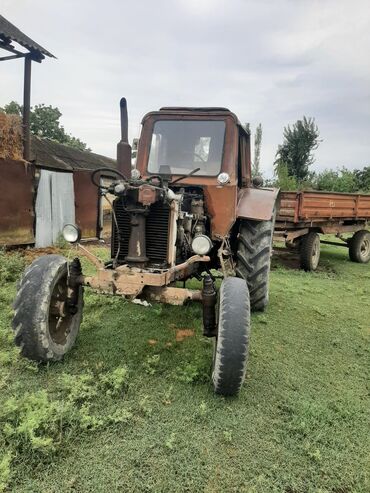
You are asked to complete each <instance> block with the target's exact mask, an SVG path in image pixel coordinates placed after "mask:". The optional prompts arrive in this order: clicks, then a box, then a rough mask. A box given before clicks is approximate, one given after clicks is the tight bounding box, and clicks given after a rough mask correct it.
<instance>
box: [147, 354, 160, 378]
mask: <svg viewBox="0 0 370 493" xmlns="http://www.w3.org/2000/svg"><path fill="white" fill-rule="evenodd" d="M160 361H161V356H160V355H159V354H153V355H151V356H147V358H146V360H145V361H144V363H143V367H144V371H145V373H147V374H148V375H155V374H156V373H157V372H158V369H159V365H160Z"/></svg>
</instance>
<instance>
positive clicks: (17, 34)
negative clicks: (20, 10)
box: [0, 15, 55, 58]
mask: <svg viewBox="0 0 370 493" xmlns="http://www.w3.org/2000/svg"><path fill="white" fill-rule="evenodd" d="M0 38H1V39H3V41H5V42H9V41H16V42H17V43H19V44H20V45H21V46H23V48H26V49H27V50H29V51H31V52H36V53H39V54H40V53H41V54H42V55H46V56H50V57H52V58H55V56H54V55H53V54H52V53H50V52H49V51H47V50H45V48H43V47H42V46H41V45H39V44H38V43H36V42H35V41H33V40H32V39H31V38H29V37H28V36H26V35H25V34H23V33H22V31H20V30H19V29H18V28H17V27H15V26H14V24H12V23H11V22H9V21H8V20H7V19H5V17H3V16H2V15H0Z"/></svg>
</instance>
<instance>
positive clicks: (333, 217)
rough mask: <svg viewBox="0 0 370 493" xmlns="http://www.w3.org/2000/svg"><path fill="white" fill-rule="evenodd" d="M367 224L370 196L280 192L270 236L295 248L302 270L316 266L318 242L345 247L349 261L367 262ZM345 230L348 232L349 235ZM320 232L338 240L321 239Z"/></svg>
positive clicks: (369, 255) (369, 242)
mask: <svg viewBox="0 0 370 493" xmlns="http://www.w3.org/2000/svg"><path fill="white" fill-rule="evenodd" d="M369 227H370V195H365V194H352V193H339V192H321V191H299V192H295V191H294V192H284V191H283V192H280V198H279V202H278V207H277V214H276V223H275V232H274V237H275V239H280V240H283V241H285V245H286V247H287V248H290V249H295V250H298V251H299V255H300V265H301V268H302V269H304V270H306V271H313V270H316V269H317V266H318V264H319V259H320V243H324V244H328V245H336V246H342V247H346V248H348V251H349V258H350V260H352V261H353V262H358V263H367V262H369V260H370V232H369V230H368V229H369ZM348 233H352V236H351V237H349V238H348ZM320 234H325V235H326V234H334V235H335V236H336V238H337V239H338V241H329V240H327V239H322V238H320ZM344 235H346V236H344Z"/></svg>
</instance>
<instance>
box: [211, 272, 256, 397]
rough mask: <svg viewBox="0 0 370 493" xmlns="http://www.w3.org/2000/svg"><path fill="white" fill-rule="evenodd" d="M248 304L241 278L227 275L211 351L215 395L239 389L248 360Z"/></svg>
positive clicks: (230, 393) (222, 287) (223, 284)
mask: <svg viewBox="0 0 370 493" xmlns="http://www.w3.org/2000/svg"><path fill="white" fill-rule="evenodd" d="M249 332H250V304H249V293H248V286H247V284H246V282H245V281H244V279H239V278H237V277H227V278H226V279H224V280H223V281H222V284H221V288H220V298H219V317H218V335H217V337H216V342H215V348H214V353H213V368H212V382H213V388H214V391H215V393H216V394H221V395H225V396H230V395H235V394H237V393H238V392H239V390H240V388H241V386H242V384H243V382H244V379H245V371H246V365H247V359H248V345H249Z"/></svg>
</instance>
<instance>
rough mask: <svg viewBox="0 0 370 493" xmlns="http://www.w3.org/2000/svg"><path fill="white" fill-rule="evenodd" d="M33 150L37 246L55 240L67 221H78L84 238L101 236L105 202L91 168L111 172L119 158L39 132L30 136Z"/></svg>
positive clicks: (51, 242) (102, 173)
mask: <svg viewBox="0 0 370 493" xmlns="http://www.w3.org/2000/svg"><path fill="white" fill-rule="evenodd" d="M30 154H31V159H30V160H31V162H32V163H33V165H34V166H35V170H36V172H35V177H36V184H37V194H36V203H35V213H36V235H35V244H36V246H37V247H44V246H48V245H51V244H53V243H55V242H56V241H57V239H58V237H59V235H60V233H61V230H62V229H63V226H64V225H65V224H67V223H76V224H77V225H78V226H79V227H80V228H81V231H82V237H83V238H99V237H100V232H101V229H102V227H103V224H102V204H101V197H100V196H99V191H98V189H97V188H96V187H95V185H93V183H92V182H91V172H92V171H94V170H97V169H101V168H106V169H107V173H106V174H107V175H109V173H108V168H115V167H116V161H115V160H114V159H110V158H108V157H106V156H102V155H100V154H95V153H93V152H89V151H81V150H79V149H75V148H73V147H69V146H66V145H63V144H60V143H58V142H55V141H52V140H50V139H43V138H40V137H37V136H31V153H30ZM99 174H100V175H101V176H103V175H104V172H101V173H99Z"/></svg>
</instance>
